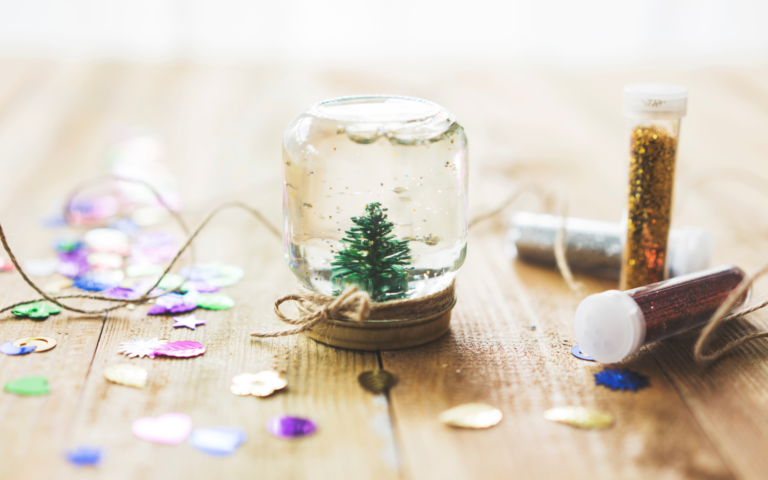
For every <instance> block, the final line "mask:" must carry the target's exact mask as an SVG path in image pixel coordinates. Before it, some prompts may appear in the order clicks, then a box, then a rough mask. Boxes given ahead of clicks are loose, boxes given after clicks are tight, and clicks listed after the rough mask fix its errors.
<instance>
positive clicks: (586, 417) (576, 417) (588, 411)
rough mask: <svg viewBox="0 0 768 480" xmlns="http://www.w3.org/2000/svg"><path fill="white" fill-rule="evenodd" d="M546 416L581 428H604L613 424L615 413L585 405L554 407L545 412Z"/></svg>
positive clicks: (553, 420)
mask: <svg viewBox="0 0 768 480" xmlns="http://www.w3.org/2000/svg"><path fill="white" fill-rule="evenodd" d="M544 418H545V419H546V420H549V421H550V422H558V423H564V424H566V425H571V426H573V427H579V428H591V429H602V428H608V427H610V426H611V425H613V415H611V414H610V413H608V412H602V411H600V410H595V409H592V408H584V407H558V408H553V409H551V410H547V411H546V412H544Z"/></svg>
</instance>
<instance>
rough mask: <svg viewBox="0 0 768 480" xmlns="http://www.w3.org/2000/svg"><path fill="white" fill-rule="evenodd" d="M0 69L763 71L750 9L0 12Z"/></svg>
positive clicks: (687, 4) (355, 1)
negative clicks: (209, 65)
mask: <svg viewBox="0 0 768 480" xmlns="http://www.w3.org/2000/svg"><path fill="white" fill-rule="evenodd" d="M0 55H2V56H5V57H9V56H10V57H14V56H34V57H53V58H75V59H92V58H108V59H120V60H133V61H143V62H144V61H145V62H156V61H167V60H174V59H180V58H183V59H192V60H197V61H204V62H238V63H242V62H244V63H273V64H274V63H280V64H286V65H290V64H308V65H334V66H346V67H355V66H377V65H407V66H419V65H423V66H428V67H431V66H435V65H442V66H456V65H463V66H468V67H482V66H508V65H514V66H533V67H543V68H557V69H569V70H582V69H595V68H597V69H601V68H637V67H649V66H660V67H701V66H715V65H717V66H720V65H754V64H763V63H765V61H766V60H767V59H768V1H765V0H763V1H758V0H727V1H726V0H666V1H663V0H648V1H640V0H639V1H624V0H557V1H535V0H528V1H521V0H515V1H492V0H464V1H457V0H442V1H438V0H424V1H418V0H387V1H378V2H374V1H366V0H270V1H263V0H69V1H62V0H0Z"/></svg>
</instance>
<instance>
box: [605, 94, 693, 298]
mask: <svg viewBox="0 0 768 480" xmlns="http://www.w3.org/2000/svg"><path fill="white" fill-rule="evenodd" d="M687 104H688V90H687V89H686V88H684V87H680V86H677V85H666V84H660V83H644V84H634V85H627V86H626V87H624V101H623V111H624V114H625V115H626V116H627V117H629V184H628V188H627V199H628V202H627V212H628V216H627V233H626V239H627V240H626V244H625V246H624V252H623V259H622V266H621V276H620V280H619V284H620V288H621V289H622V290H626V289H631V288H637V287H640V286H643V285H650V284H652V283H656V282H659V281H661V280H663V279H664V277H665V269H666V264H667V240H668V237H669V225H670V221H671V216H672V190H673V185H674V180H675V161H676V158H677V150H678V148H677V147H678V138H679V135H678V133H679V131H680V119H681V118H683V117H684V116H685V113H686V108H687Z"/></svg>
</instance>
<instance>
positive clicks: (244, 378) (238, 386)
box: [230, 370, 288, 397]
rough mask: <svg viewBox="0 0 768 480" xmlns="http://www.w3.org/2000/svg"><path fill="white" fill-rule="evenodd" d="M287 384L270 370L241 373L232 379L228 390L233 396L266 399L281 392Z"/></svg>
mask: <svg viewBox="0 0 768 480" xmlns="http://www.w3.org/2000/svg"><path fill="white" fill-rule="evenodd" d="M286 385H288V382H287V381H286V380H285V379H284V378H280V374H279V373H277V372H273V371H270V370H267V371H264V372H259V373H242V374H240V375H238V376H236V377H235V378H233V379H232V386H231V387H230V390H231V391H232V393H234V394H235V395H253V396H254V397H267V396H269V395H272V394H273V393H274V392H275V391H277V390H282V389H283V388H285V386H286Z"/></svg>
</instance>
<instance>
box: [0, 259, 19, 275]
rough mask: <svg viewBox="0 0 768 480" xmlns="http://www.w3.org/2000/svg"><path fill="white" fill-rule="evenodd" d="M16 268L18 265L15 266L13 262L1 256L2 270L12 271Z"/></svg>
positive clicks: (0, 268) (0, 266)
mask: <svg viewBox="0 0 768 480" xmlns="http://www.w3.org/2000/svg"><path fill="white" fill-rule="evenodd" d="M15 269H16V267H14V266H13V262H11V261H10V260H6V259H5V258H0V272H12V271H14V270H15Z"/></svg>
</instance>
